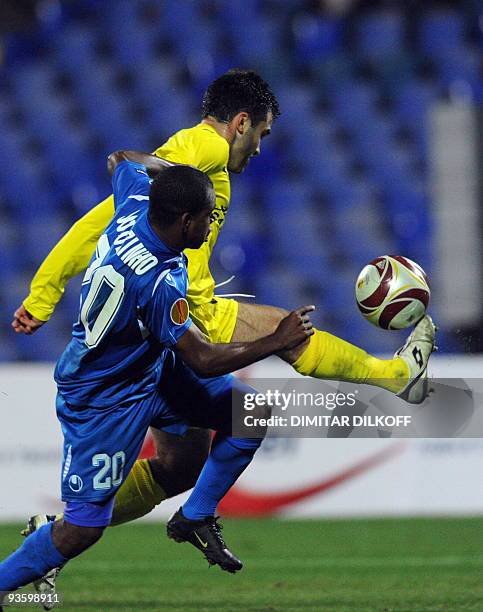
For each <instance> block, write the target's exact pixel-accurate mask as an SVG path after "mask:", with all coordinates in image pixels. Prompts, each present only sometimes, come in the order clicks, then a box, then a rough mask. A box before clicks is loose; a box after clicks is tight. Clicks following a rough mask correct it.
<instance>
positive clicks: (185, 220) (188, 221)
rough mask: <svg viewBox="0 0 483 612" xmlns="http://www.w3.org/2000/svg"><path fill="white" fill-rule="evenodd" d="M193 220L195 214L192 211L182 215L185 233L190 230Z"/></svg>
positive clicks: (182, 225)
mask: <svg viewBox="0 0 483 612" xmlns="http://www.w3.org/2000/svg"><path fill="white" fill-rule="evenodd" d="M191 221H193V216H192V215H191V213H189V212H185V213H183V214H182V215H181V227H182V228H183V233H185V232H187V231H188V229H189V226H190V225H191Z"/></svg>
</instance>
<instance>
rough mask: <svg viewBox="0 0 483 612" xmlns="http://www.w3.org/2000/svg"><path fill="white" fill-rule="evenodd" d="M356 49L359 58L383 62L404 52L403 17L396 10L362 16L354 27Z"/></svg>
mask: <svg viewBox="0 0 483 612" xmlns="http://www.w3.org/2000/svg"><path fill="white" fill-rule="evenodd" d="M355 30H356V49H357V52H358V54H359V55H360V56H362V57H364V58H366V59H371V60H384V61H386V60H387V59H388V58H389V57H393V56H395V55H398V54H402V53H403V52H404V50H405V49H404V47H405V31H404V16H403V14H402V13H401V12H400V11H398V10H396V9H387V10H379V11H373V12H370V13H367V14H365V15H363V16H362V17H361V18H360V19H359V20H358V21H357V24H356V26H355Z"/></svg>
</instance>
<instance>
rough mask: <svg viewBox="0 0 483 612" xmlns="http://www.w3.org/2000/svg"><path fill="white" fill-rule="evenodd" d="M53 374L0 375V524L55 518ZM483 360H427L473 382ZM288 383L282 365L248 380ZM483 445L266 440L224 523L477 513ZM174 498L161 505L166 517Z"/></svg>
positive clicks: (482, 491)
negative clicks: (230, 519) (249, 518)
mask: <svg viewBox="0 0 483 612" xmlns="http://www.w3.org/2000/svg"><path fill="white" fill-rule="evenodd" d="M52 370H53V367H52V365H50V364H46V365H44V364H42V365H16V364H10V365H4V366H1V367H0V419H1V420H0V430H1V432H2V445H1V447H0V491H1V493H0V520H1V521H8V520H23V519H25V518H26V517H28V516H29V515H30V514H33V513H37V512H49V513H54V512H57V511H59V510H60V509H61V508H62V505H61V503H60V502H59V489H60V462H61V455H62V453H61V448H62V434H61V431H60V427H59V424H58V422H57V419H56V416H55V385H54V382H53V380H52ZM481 371H483V358H476V357H467V358H462V357H447V358H440V359H434V360H433V374H434V375H437V376H451V377H463V378H477V377H478V376H479V373H480V372H481ZM287 375H289V376H293V373H292V370H291V369H290V368H288V366H286V365H285V364H282V363H281V362H279V361H278V360H267V361H265V362H263V363H261V364H258V365H257V366H256V367H255V366H254V367H252V368H251V369H250V371H249V376H250V378H257V377H259V378H262V377H264V378H269V377H270V378H275V377H284V376H287ZM482 468H483V440H480V439H477V438H473V439H456V438H453V439H419V440H408V439H405V440H404V439H367V438H366V439H294V438H292V439H270V440H267V441H266V442H265V443H264V444H263V445H262V448H261V450H260V451H259V452H258V453H257V456H256V458H255V460H254V461H253V463H252V465H251V466H250V467H249V468H248V469H247V471H246V472H245V473H244V474H243V476H242V477H241V479H240V480H239V482H238V483H237V485H236V487H234V488H233V490H232V491H231V493H230V494H229V495H228V496H227V497H226V498H225V500H223V502H222V506H221V509H222V511H224V513H225V514H235V515H258V516H263V515H266V514H276V515H282V516H294V517H315V516H317V517H320V516H331V517H334V516H390V515H437V514H452V515H463V514H478V513H483V479H482V478H481V472H482ZM179 502H180V498H178V499H175V500H170V501H169V502H164V503H163V504H161V505H160V506H159V507H158V508H157V509H156V510H155V511H154V512H153V513H152V514H151V515H150V518H151V519H156V518H160V517H165V516H167V515H168V514H169V513H170V512H171V511H172V510H173V509H175V508H176V507H177V505H178V504H179Z"/></svg>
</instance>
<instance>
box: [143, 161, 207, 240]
mask: <svg viewBox="0 0 483 612" xmlns="http://www.w3.org/2000/svg"><path fill="white" fill-rule="evenodd" d="M214 198H215V195H214V191H213V183H212V182H211V180H210V179H209V177H208V175H207V174H205V173H204V172H201V170H198V169H197V168H192V167H191V166H170V167H169V168H166V169H164V170H163V171H162V172H160V173H159V174H158V175H157V176H156V178H155V179H154V180H153V182H152V184H151V189H150V192H149V209H148V219H149V221H150V222H151V223H153V224H154V225H155V226H156V227H158V228H164V227H169V226H170V225H171V224H172V223H174V222H175V221H176V220H177V219H178V218H179V217H180V216H181V215H182V214H183V213H185V212H189V213H191V214H193V215H195V214H197V213H199V212H200V211H201V210H202V209H203V208H206V207H208V206H209V205H210V204H211V203H212V201H213V202H214Z"/></svg>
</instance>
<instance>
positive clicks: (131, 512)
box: [111, 459, 167, 525]
mask: <svg viewBox="0 0 483 612" xmlns="http://www.w3.org/2000/svg"><path fill="white" fill-rule="evenodd" d="M166 498H167V495H166V493H165V492H164V491H163V489H162V488H161V487H160V486H159V485H158V483H157V482H156V481H155V480H154V478H153V473H152V472H151V467H150V465H149V462H148V460H147V459H138V460H137V461H136V463H135V464H134V465H133V467H132V470H131V471H130V472H129V476H128V477H127V478H126V480H125V481H124V482H123V483H122V486H121V488H120V489H119V491H118V492H117V493H116V497H115V499H114V511H113V514H112V521H111V525H120V524H122V523H127V522H129V521H133V520H134V519H137V518H139V517H141V516H144V515H145V514H148V513H149V512H151V510H152V509H153V508H154V507H155V506H157V505H158V504H160V503H161V502H162V501H163V499H166Z"/></svg>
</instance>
